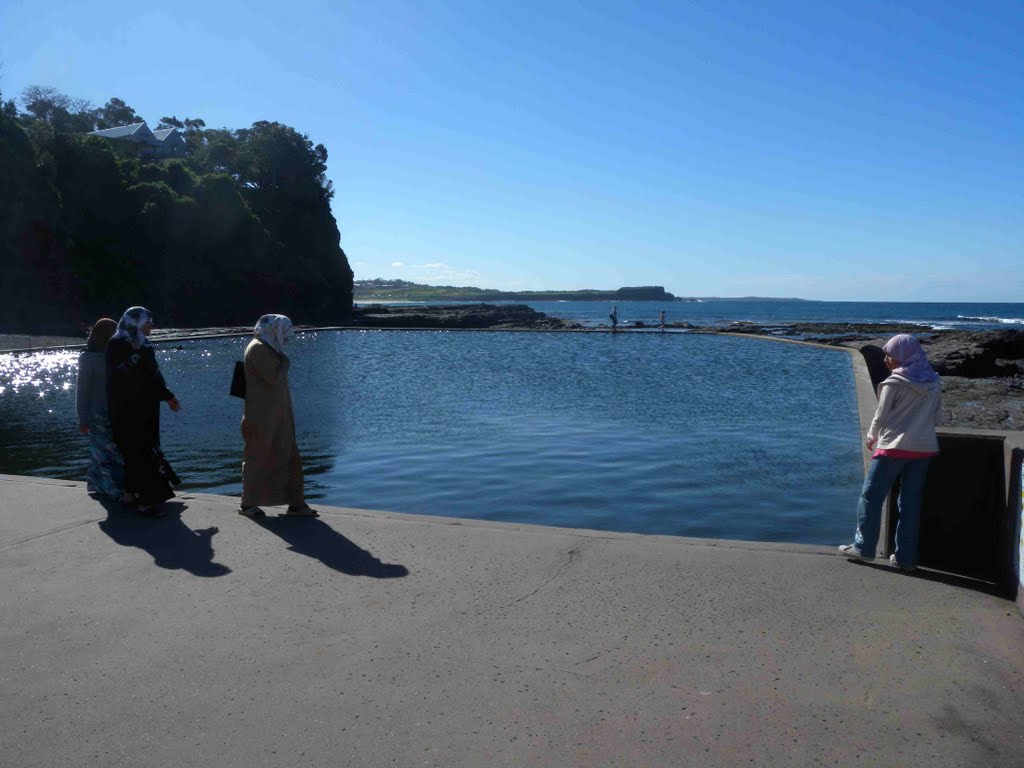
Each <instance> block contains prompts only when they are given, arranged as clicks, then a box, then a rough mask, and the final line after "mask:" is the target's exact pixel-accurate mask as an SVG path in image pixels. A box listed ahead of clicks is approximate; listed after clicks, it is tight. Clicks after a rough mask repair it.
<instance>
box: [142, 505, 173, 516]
mask: <svg viewBox="0 0 1024 768" xmlns="http://www.w3.org/2000/svg"><path fill="white" fill-rule="evenodd" d="M139 514H140V515H141V516H142V517H163V516H164V515H166V514H167V510H166V509H164V508H163V505H161V504H140V505H139Z"/></svg>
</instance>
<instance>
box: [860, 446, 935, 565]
mask: <svg viewBox="0 0 1024 768" xmlns="http://www.w3.org/2000/svg"><path fill="white" fill-rule="evenodd" d="M931 461H932V460H931V457H927V458H923V459H897V458H894V457H892V456H879V457H877V458H874V459H872V460H871V466H870V467H869V468H868V474H867V477H865V478H864V487H863V488H862V489H861V492H860V503H859V504H858V505H857V535H856V536H855V537H854V539H853V543H854V544H856V545H857V548H858V549H859V550H860V552H861V554H862V555H863V556H864V557H874V556H875V549H876V548H877V547H878V534H879V528H880V527H881V524H882V503H883V502H884V501H885V497H886V496H888V495H889V489H891V488H892V486H893V483H895V482H896V479H897V478H898V477H899V476H900V475H902V476H903V482H902V483H901V485H900V498H899V513H900V516H899V522H897V524H896V562H898V563H899V564H900V567H902V568H916V567H917V539H918V535H919V534H920V532H921V497H922V496H923V495H924V481H925V478H926V477H927V475H928V465H929V464H930V463H931Z"/></svg>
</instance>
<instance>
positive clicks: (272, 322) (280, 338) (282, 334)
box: [253, 315, 292, 355]
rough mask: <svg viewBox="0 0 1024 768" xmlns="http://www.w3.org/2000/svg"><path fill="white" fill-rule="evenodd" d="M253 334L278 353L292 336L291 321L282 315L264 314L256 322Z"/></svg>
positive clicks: (282, 352)
mask: <svg viewBox="0 0 1024 768" xmlns="http://www.w3.org/2000/svg"><path fill="white" fill-rule="evenodd" d="M253 335H254V336H255V337H256V338H257V339H259V340H260V341H262V342H263V343H264V344H266V345H267V346H268V347H270V348H271V349H273V350H274V351H275V352H277V353H279V354H282V355H283V354H284V345H285V342H287V341H288V339H290V338H291V337H292V321H291V320H289V319H288V318H287V317H285V316H284V315H264V316H263V317H261V318H260V319H259V320H258V321H257V322H256V329H255V330H254V331H253Z"/></svg>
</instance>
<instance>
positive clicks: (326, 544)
mask: <svg viewBox="0 0 1024 768" xmlns="http://www.w3.org/2000/svg"><path fill="white" fill-rule="evenodd" d="M252 521H253V522H254V523H256V524H257V525H259V526H260V527H261V528H264V529H265V530H268V531H270V532H271V533H273V534H274V535H276V536H280V537H281V538H282V539H284V541H285V542H287V543H288V549H290V550H291V551H292V552H298V553H299V554H300V555H305V556H306V557H311V558H313V559H314V560H319V561H320V562H321V563H323V564H324V565H326V566H327V567H328V568H331V569H333V570H335V571H338V572H339V573H344V574H347V575H349V576H370V577H372V578H375V579H399V578H402V577H403V576H408V575H409V569H408V568H406V567H405V566H404V565H397V564H394V563H382V562H381V561H380V560H379V559H378V558H376V557H374V556H373V555H371V554H370V553H369V552H367V551H366V550H365V549H362V548H360V547H359V546H358V545H356V544H354V543H353V542H352V541H350V540H349V539H348V538H346V537H345V536H343V535H342V534H340V533H338V532H337V531H336V530H334V529H333V528H332V527H331V526H329V525H328V524H327V523H325V522H324V521H323V520H321V519H319V518H290V517H286V516H285V515H280V516H277V517H255V518H253V519H252Z"/></svg>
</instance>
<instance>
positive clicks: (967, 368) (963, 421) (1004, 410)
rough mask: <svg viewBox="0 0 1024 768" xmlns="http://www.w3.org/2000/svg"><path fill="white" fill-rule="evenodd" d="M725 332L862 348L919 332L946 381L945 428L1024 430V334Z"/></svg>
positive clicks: (802, 327)
mask: <svg viewBox="0 0 1024 768" xmlns="http://www.w3.org/2000/svg"><path fill="white" fill-rule="evenodd" d="M725 330H727V331H728V332H730V333H749V334H756V335H759V336H773V337H779V338H793V339H799V340H802V341H813V342H817V343H819V344H828V345H832V346H844V347H852V348H854V349H857V350H863V349H864V348H865V347H874V348H881V346H882V345H883V344H885V342H886V341H887V340H888V339H889V338H890V337H891V336H893V335H894V334H897V333H913V334H914V335H916V336H917V337H918V338H919V339H920V340H921V344H922V346H924V348H925V350H926V351H927V352H928V359H929V360H930V361H931V363H932V366H933V367H934V368H935V370H936V371H938V373H939V375H940V376H941V377H942V404H943V419H942V425H943V426H951V427H969V428H973V429H998V430H1016V431H1019V430H1024V330H999V331H948V330H939V329H935V328H930V327H926V326H920V325H869V324H855V323H787V324H774V325H761V324H756V323H733V324H732V325H730V326H729V327H728V328H727V329H725ZM869 353H870V350H869Z"/></svg>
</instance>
